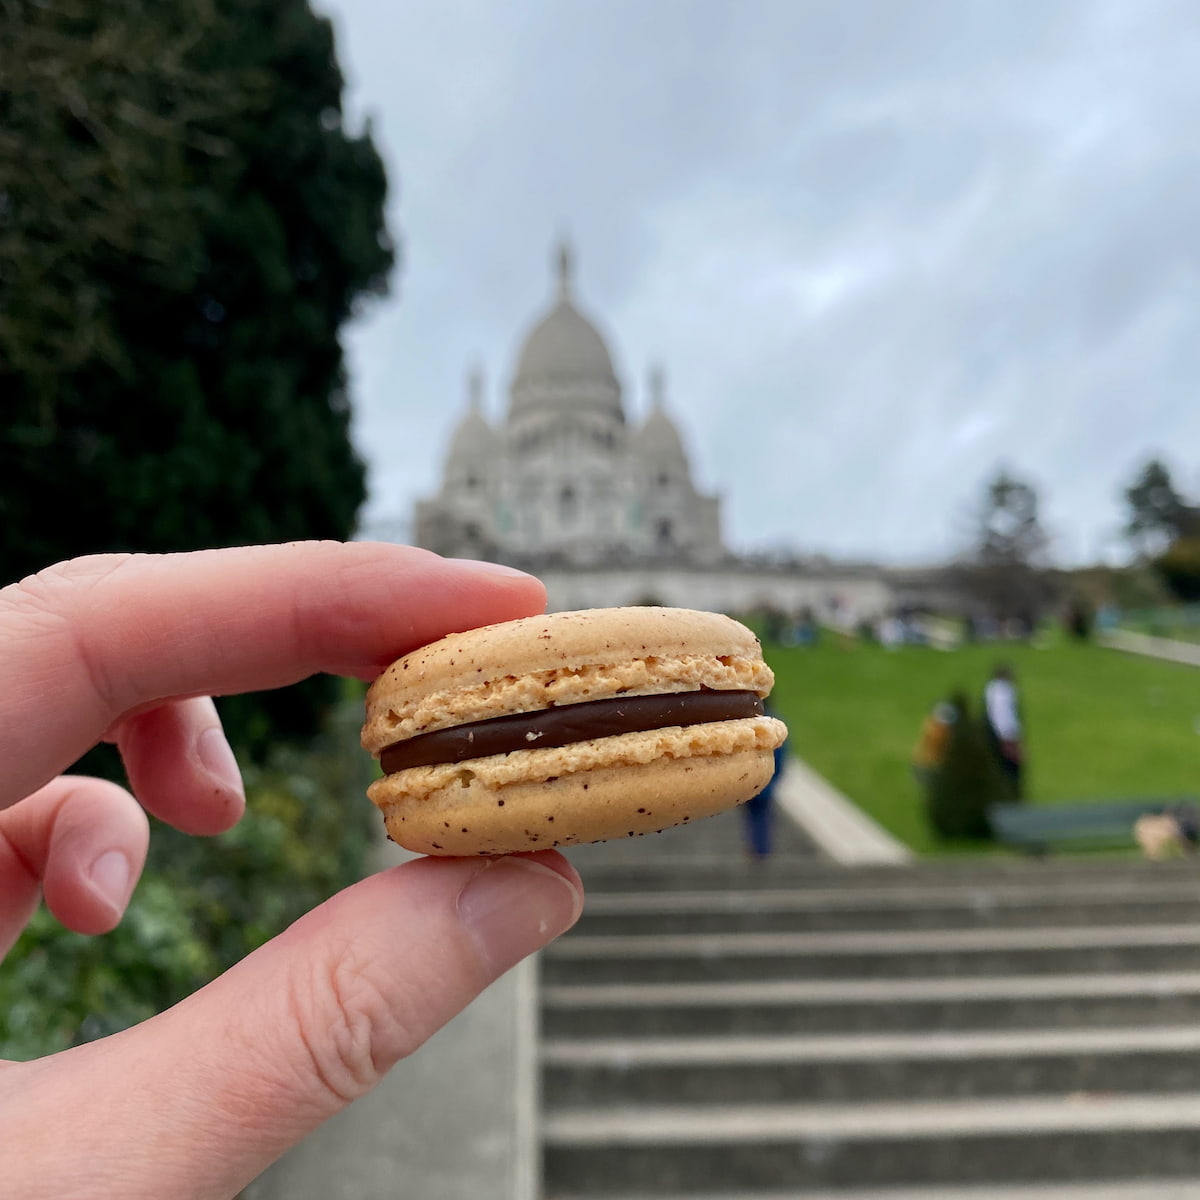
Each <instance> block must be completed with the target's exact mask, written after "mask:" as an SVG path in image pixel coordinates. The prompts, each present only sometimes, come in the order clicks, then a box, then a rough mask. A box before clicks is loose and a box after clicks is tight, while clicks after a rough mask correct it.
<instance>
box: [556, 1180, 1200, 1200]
mask: <svg viewBox="0 0 1200 1200" xmlns="http://www.w3.org/2000/svg"><path fill="white" fill-rule="evenodd" d="M604 1195H605V1200H658V1198H659V1196H661V1195H662V1193H661V1192H659V1193H655V1194H654V1195H653V1196H652V1195H649V1194H648V1193H646V1192H638V1193H637V1194H636V1195H634V1194H632V1193H629V1192H621V1193H620V1194H617V1193H615V1192H612V1193H608V1192H606V1193H605V1194H604ZM1197 1197H1200V1179H1183V1180H1179V1179H1158V1180H1149V1181H1147V1180H1140V1181H1132V1182H1127V1183H1102V1184H1097V1183H1086V1184H1075V1183H1060V1184H1054V1183H1050V1184H1036V1183H1035V1184H1016V1185H1014V1186H1011V1187H993V1186H991V1185H987V1184H985V1185H983V1186H982V1187H975V1186H969V1185H968V1186H964V1185H962V1184H952V1185H951V1186H950V1187H948V1188H941V1187H932V1188H931V1187H922V1188H917V1189H915V1190H914V1189H912V1188H899V1189H897V1188H884V1189H882V1190H880V1189H877V1188H870V1189H868V1190H865V1191H864V1190H863V1189H862V1188H853V1189H851V1190H850V1191H844V1190H842V1189H838V1191H836V1192H829V1191H826V1190H825V1189H823V1188H822V1189H821V1190H820V1191H818V1192H811V1191H807V1190H806V1191H804V1192H802V1193H801V1192H795V1191H788V1192H777V1191H769V1192H703V1193H701V1192H689V1193H688V1194H687V1195H684V1194H682V1193H678V1194H676V1195H675V1196H674V1200H1197ZM553 1200H581V1193H579V1192H571V1193H569V1194H568V1193H566V1192H557V1193H555V1195H554V1197H553Z"/></svg>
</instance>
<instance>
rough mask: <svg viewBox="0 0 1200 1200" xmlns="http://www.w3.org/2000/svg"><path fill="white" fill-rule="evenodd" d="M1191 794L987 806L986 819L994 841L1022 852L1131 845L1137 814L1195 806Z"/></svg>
mask: <svg viewBox="0 0 1200 1200" xmlns="http://www.w3.org/2000/svg"><path fill="white" fill-rule="evenodd" d="M1196 804H1197V801H1196V798H1195V797H1193V796H1167V797H1158V798H1147V799H1142V800H1094V801H1092V800H1089V801H1086V802H1083V803H1075V804H993V805H991V806H990V807H989V808H988V821H989V822H990V824H991V826H992V833H993V835H994V836H995V838H996V841H998V842H1000V843H1001V844H1002V845H1006V846H1014V847H1016V848H1017V849H1020V850H1024V851H1025V852H1026V853H1028V854H1048V853H1049V852H1050V850H1051V849H1052V848H1055V847H1065V848H1071V847H1074V848H1077V849H1101V848H1104V847H1114V846H1132V845H1133V826H1134V822H1135V821H1136V820H1137V819H1138V817H1142V816H1145V815H1146V814H1147V813H1161V812H1166V811H1167V810H1168V809H1175V808H1177V807H1179V806H1187V805H1191V806H1195V805H1196Z"/></svg>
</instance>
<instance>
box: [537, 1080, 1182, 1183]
mask: <svg viewBox="0 0 1200 1200" xmlns="http://www.w3.org/2000/svg"><path fill="white" fill-rule="evenodd" d="M543 1137H544V1145H545V1148H546V1154H545V1162H544V1169H545V1189H546V1195H547V1196H561V1195H578V1196H580V1197H582V1196H620V1195H624V1194H627V1193H630V1194H638V1193H650V1194H653V1195H655V1196H673V1197H680V1196H683V1195H688V1194H691V1193H699V1194H702V1195H706V1196H711V1195H712V1194H714V1193H718V1194H719V1193H720V1192H721V1191H722V1190H724V1191H733V1190H736V1189H740V1190H741V1191H743V1192H746V1191H749V1192H750V1193H752V1194H753V1193H754V1192H755V1189H766V1190H767V1191H768V1192H769V1191H771V1190H772V1189H774V1190H775V1191H776V1192H778V1191H780V1189H787V1194H789V1195H794V1196H797V1194H798V1196H797V1200H799V1197H802V1196H803V1194H804V1190H805V1189H808V1190H809V1191H819V1190H820V1189H822V1188H824V1189H838V1190H839V1192H840V1191H841V1190H842V1189H850V1188H856V1187H857V1188H871V1187H875V1188H882V1187H887V1186H891V1187H895V1188H902V1187H908V1188H910V1189H911V1188H919V1189H922V1194H925V1193H924V1191H923V1189H924V1188H925V1187H926V1186H929V1187H942V1188H950V1187H952V1186H954V1185H970V1184H985V1183H986V1184H989V1185H991V1186H993V1187H994V1186H996V1185H1010V1184H1017V1183H1037V1184H1040V1185H1045V1184H1050V1183H1055V1182H1063V1183H1067V1182H1072V1183H1076V1182H1079V1181H1081V1180H1088V1181H1089V1182H1090V1181H1096V1182H1097V1183H1108V1184H1111V1183H1116V1182H1119V1181H1128V1182H1130V1183H1133V1182H1144V1181H1146V1180H1147V1179H1148V1178H1149V1179H1155V1178H1162V1179H1176V1180H1184V1179H1189V1180H1190V1179H1195V1178H1197V1177H1200V1095H1196V1094H1184V1095H1165V1096H1163V1095H1149V1096H1137V1097H1119V1098H1102V1099H1096V1098H1090V1099H1083V1098H1073V1097H1067V1098H1035V1099H1021V1100H1008V1101H995V1100H989V1101H978V1100H955V1101H952V1102H942V1103H916V1104H914V1103H906V1104H867V1103H855V1104H850V1105H822V1106H804V1105H769V1106H766V1105H753V1106H725V1107H715V1108H711V1109H710V1108H697V1107H695V1106H674V1107H636V1106H630V1105H626V1106H623V1107H620V1108H613V1109H599V1110H592V1109H589V1110H573V1111H565V1112H564V1111H560V1112H554V1111H551V1112H550V1113H549V1114H548V1115H547V1116H546V1117H545V1119H544V1122H543ZM1089 1194H1090V1195H1092V1196H1094V1195H1096V1193H1095V1192H1094V1191H1093V1192H1090V1193H1089ZM934 1195H935V1196H936V1193H934ZM1160 1195H1161V1193H1160Z"/></svg>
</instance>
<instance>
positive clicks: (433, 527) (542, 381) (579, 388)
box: [416, 247, 725, 566]
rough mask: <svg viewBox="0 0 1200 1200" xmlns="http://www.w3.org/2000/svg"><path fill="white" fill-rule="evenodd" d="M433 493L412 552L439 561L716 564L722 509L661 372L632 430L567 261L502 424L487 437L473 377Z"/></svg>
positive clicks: (564, 253)
mask: <svg viewBox="0 0 1200 1200" xmlns="http://www.w3.org/2000/svg"><path fill="white" fill-rule="evenodd" d="M469 390H470V395H469V399H468V406H467V412H466V415H465V416H464V417H463V418H462V420H461V421H460V422H459V425H458V428H457V429H456V430H455V432H454V436H453V438H452V439H451V442H450V452H449V454H448V455H447V458H446V468H445V473H444V476H443V480H442V486H441V489H440V491H439V493H438V495H437V497H436V498H435V499H432V500H427V501H423V502H422V503H420V504H419V505H418V508H417V521H416V535H417V541H418V543H419V544H420V545H422V546H426V547H428V548H430V549H433V550H437V551H438V552H440V553H444V554H453V555H457V556H460V557H462V556H467V557H473V556H478V557H492V558H500V559H504V560H521V561H530V562H538V563H558V564H563V565H574V566H584V565H589V566H595V565H598V564H600V563H626V564H629V563H633V562H636V561H637V560H649V559H653V560H657V561H662V560H663V559H667V560H672V561H679V562H689V563H706V564H711V563H714V562H716V561H717V560H719V559H721V558H722V557H723V556H724V554H725V550H724V547H723V546H722V544H721V528H720V525H721V522H720V501H719V500H718V499H717V497H715V496H710V495H704V494H702V493H701V492H699V491H697V490H696V487H695V485H694V483H693V482H692V473H691V467H690V465H689V463H688V457H687V453H686V452H685V450H684V448H683V442H682V440H681V439H680V436H679V432H678V430H677V429H676V427H675V424H674V422H673V421H672V420H671V418H670V416H669V415H668V414H667V411H666V407H665V400H664V396H663V382H662V374H661V372H654V373H653V374H652V376H651V378H650V383H649V390H650V413H649V416H648V417H647V418H646V419H645V421H644V422H642V423H640V424H631V423H630V421H629V419H628V417H627V414H626V411H625V405H624V403H623V400H622V395H621V384H620V381H619V380H618V379H617V375H616V372H615V371H614V370H613V363H612V357H611V355H610V354H609V351H608V347H607V346H606V345H605V344H604V339H603V338H602V337H601V336H600V334H599V333H598V332H597V330H596V327H595V326H594V325H593V324H592V323H591V321H589V320H588V318H587V317H585V316H584V315H583V313H581V312H580V311H579V309H578V307H577V306H576V304H575V298H574V295H573V288H572V280H571V259H570V254H569V252H568V250H567V249H566V247H563V248H561V249H560V251H559V257H558V295H557V296H556V298H555V301H554V304H553V306H552V307H551V308H550V311H549V312H547V313H546V315H545V316H543V317H542V318H541V320H539V321H538V322H537V324H535V325H534V327H533V329H532V330H531V331H530V333H529V334H528V336H527V337H526V338H525V342H524V345H523V346H522V348H521V353H520V356H519V358H518V360H517V369H516V374H515V375H514V377H513V380H512V385H511V387H510V389H509V402H508V411H507V413H506V415H505V418H504V421H503V423H502V424H499V425H497V426H493V425H491V424H489V422H488V419H487V417H486V416H485V415H484V411H483V383H482V379H481V377H480V375H479V374H478V372H476V373H475V374H473V375H472V377H471V381H470V389H469Z"/></svg>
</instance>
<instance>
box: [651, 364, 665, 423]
mask: <svg viewBox="0 0 1200 1200" xmlns="http://www.w3.org/2000/svg"><path fill="white" fill-rule="evenodd" d="M646 383H647V390H648V391H649V392H650V407H651V409H653V410H654V411H656V412H661V411H662V410H663V409H664V408H666V406H667V377H666V373H665V372H664V371H663V369H662V366H661V365H660V364H658V363H654V364H653V365H652V366H651V368H650V370H649V372H648V373H647V375H646Z"/></svg>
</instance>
